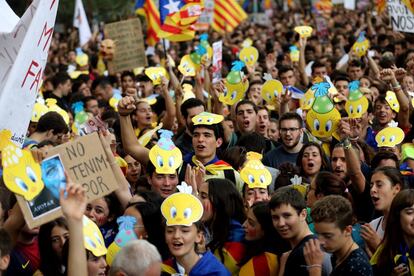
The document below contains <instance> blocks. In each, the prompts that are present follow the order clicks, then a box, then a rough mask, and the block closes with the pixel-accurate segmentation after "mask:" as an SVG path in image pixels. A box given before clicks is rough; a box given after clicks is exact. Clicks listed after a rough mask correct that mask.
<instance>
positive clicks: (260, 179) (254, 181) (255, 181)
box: [240, 151, 272, 189]
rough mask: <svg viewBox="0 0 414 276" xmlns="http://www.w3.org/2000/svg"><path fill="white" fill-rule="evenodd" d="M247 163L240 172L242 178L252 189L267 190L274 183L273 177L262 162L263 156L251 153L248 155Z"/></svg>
mask: <svg viewBox="0 0 414 276" xmlns="http://www.w3.org/2000/svg"><path fill="white" fill-rule="evenodd" d="M246 158H247V160H246V162H245V163H244V165H243V168H242V169H241V171H240V177H241V179H242V180H243V181H244V183H246V184H247V186H248V187H249V188H250V189H254V188H261V189H267V186H269V185H270V183H271V182H272V175H271V174H270V172H269V170H268V169H267V168H266V167H265V166H264V165H263V163H262V162H261V159H262V155H261V154H259V153H257V152H253V151H250V152H248V153H247V155H246Z"/></svg>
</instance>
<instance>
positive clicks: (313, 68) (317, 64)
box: [311, 60, 326, 72]
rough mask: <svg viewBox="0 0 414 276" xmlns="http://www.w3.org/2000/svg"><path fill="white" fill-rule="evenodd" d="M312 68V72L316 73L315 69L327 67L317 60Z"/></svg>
mask: <svg viewBox="0 0 414 276" xmlns="http://www.w3.org/2000/svg"><path fill="white" fill-rule="evenodd" d="M311 67H312V72H314V71H315V68H321V67H326V65H325V64H323V63H322V62H320V61H319V60H315V61H314V62H313V64H312V66H311Z"/></svg>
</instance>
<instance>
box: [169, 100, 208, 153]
mask: <svg viewBox="0 0 414 276" xmlns="http://www.w3.org/2000/svg"><path fill="white" fill-rule="evenodd" d="M204 110H205V109H204V104H203V102H202V101H201V100H199V99H197V98H190V99H188V100H186V101H185V102H183V104H182V105H181V107H180V111H181V115H182V116H183V119H184V120H185V130H184V131H183V132H182V133H181V134H180V135H179V136H177V137H176V140H175V145H176V146H177V147H178V148H179V149H180V150H181V153H182V154H183V156H185V155H186V154H188V153H190V152H193V141H192V139H193V138H192V134H191V128H192V126H193V122H192V121H191V120H192V119H193V118H194V116H196V115H198V114H200V113H201V112H203V111H204Z"/></svg>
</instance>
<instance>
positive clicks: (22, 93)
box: [0, 0, 59, 145]
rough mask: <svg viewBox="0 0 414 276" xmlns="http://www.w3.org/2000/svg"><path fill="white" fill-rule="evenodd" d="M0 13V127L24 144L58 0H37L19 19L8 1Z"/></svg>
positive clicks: (49, 41)
mask: <svg viewBox="0 0 414 276" xmlns="http://www.w3.org/2000/svg"><path fill="white" fill-rule="evenodd" d="M1 2H2V5H1V6H0V17H1V18H2V22H3V21H4V22H6V23H5V24H3V23H2V24H1V25H2V27H1V28H0V29H1V32H0V118H1V120H0V129H8V130H10V131H11V132H12V138H11V139H12V141H13V142H15V143H16V144H18V145H22V144H23V142H24V138H25V137H26V131H27V127H28V125H29V122H30V117H31V115H32V109H33V105H34V103H35V100H36V96H37V93H38V91H39V88H40V86H41V80H42V76H43V71H44V68H45V64H46V61H47V55H48V52H49V47H50V43H51V41H52V36H53V27H54V25H55V19H56V12H57V8H58V5H59V1H58V0H53V1H52V0H35V1H33V2H32V4H31V5H30V6H29V8H28V9H27V10H26V12H25V13H24V14H23V16H22V17H21V18H20V19H19V18H18V17H17V16H16V15H15V14H14V12H13V11H12V9H10V7H5V6H7V3H6V1H1Z"/></svg>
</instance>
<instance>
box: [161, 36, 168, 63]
mask: <svg viewBox="0 0 414 276" xmlns="http://www.w3.org/2000/svg"><path fill="white" fill-rule="evenodd" d="M162 47H163V49H164V58H165V60H166V61H167V60H168V58H167V47H165V38H163V39H162Z"/></svg>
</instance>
